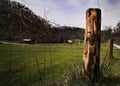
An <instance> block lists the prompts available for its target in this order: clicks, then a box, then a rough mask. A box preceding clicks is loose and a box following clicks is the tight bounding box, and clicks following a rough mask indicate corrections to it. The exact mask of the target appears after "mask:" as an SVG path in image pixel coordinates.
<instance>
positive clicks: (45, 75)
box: [0, 43, 120, 86]
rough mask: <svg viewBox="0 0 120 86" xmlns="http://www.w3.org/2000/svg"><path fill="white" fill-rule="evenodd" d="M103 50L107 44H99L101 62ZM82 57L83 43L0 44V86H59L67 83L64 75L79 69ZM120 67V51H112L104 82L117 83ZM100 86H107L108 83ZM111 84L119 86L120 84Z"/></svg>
mask: <svg viewBox="0 0 120 86" xmlns="http://www.w3.org/2000/svg"><path fill="white" fill-rule="evenodd" d="M105 50H106V44H102V46H101V61H102V58H103V57H104V55H105ZM82 54H83V44H82V43H81V44H71V45H64V44H36V45H25V44H0V86H44V85H45V86H53V85H55V86H56V85H58V86H60V85H59V83H64V82H66V81H65V79H66V78H65V77H67V74H71V72H72V71H73V70H77V68H80V66H81V65H80V64H81V62H82ZM119 65H120V50H117V49H114V59H113V62H112V65H111V66H110V68H109V72H107V74H106V75H105V76H106V77H105V79H106V80H108V81H111V80H112V79H114V78H115V79H118V80H120V69H119ZM77 72H78V71H77ZM73 75H74V74H73ZM109 75H111V76H109ZM63 78H65V79H63ZM61 79H63V80H64V82H63V80H61ZM103 84H106V85H108V82H103ZM114 84H116V85H119V81H118V82H115V83H114ZM62 86H63V85H62ZM73 86H74V85H73ZM75 86H79V85H75Z"/></svg>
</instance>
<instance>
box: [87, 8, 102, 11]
mask: <svg viewBox="0 0 120 86" xmlns="http://www.w3.org/2000/svg"><path fill="white" fill-rule="evenodd" d="M90 10H96V11H101V9H100V8H88V9H87V11H90Z"/></svg>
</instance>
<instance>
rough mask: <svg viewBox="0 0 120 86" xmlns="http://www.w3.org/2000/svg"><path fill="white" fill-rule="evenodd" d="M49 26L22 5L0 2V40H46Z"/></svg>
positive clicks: (2, 0) (8, 1) (12, 2)
mask: <svg viewBox="0 0 120 86" xmlns="http://www.w3.org/2000/svg"><path fill="white" fill-rule="evenodd" d="M48 28H50V24H48V23H47V21H46V20H45V19H43V18H41V17H40V16H37V15H35V14H34V13H33V12H32V11H31V10H30V9H29V8H27V7H25V6H24V5H22V4H20V3H18V2H15V1H10V0H0V40H7V41H21V39H24V38H31V39H34V40H36V41H43V39H44V41H45V40H46V38H47V37H46V35H47V34H48Z"/></svg>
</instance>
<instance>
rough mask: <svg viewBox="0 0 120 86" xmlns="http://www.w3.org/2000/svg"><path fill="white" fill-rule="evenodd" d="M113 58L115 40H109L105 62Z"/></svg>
mask: <svg viewBox="0 0 120 86" xmlns="http://www.w3.org/2000/svg"><path fill="white" fill-rule="evenodd" d="M112 58H113V39H109V40H108V45H107V49H106V55H105V58H104V59H105V61H108V60H110V59H112Z"/></svg>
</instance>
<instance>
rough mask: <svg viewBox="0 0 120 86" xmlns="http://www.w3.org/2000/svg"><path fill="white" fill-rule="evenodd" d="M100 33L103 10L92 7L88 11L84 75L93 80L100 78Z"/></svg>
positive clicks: (83, 64) (83, 65)
mask: <svg viewBox="0 0 120 86" xmlns="http://www.w3.org/2000/svg"><path fill="white" fill-rule="evenodd" d="M100 34H101V10H100V9H98V8H90V9H88V10H87V11H86V29H85V37H84V51H83V63H82V75H83V76H85V77H88V78H89V79H90V80H92V81H93V82H94V81H97V80H98V78H99V63H100V42H101V40H100V39H101V38H100V36H101V35H100Z"/></svg>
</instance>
